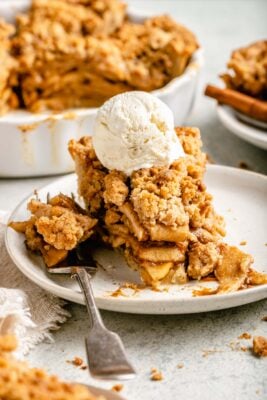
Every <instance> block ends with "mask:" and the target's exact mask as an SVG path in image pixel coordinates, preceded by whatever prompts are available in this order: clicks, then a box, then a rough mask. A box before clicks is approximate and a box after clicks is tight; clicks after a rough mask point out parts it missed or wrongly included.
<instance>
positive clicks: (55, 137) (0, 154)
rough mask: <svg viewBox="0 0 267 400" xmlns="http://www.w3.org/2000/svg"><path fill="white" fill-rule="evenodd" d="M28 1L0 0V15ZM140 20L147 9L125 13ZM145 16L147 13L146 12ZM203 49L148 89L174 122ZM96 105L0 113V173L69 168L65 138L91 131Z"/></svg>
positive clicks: (183, 110) (179, 119)
mask: <svg viewBox="0 0 267 400" xmlns="http://www.w3.org/2000/svg"><path fill="white" fill-rule="evenodd" d="M27 5H29V1H26V0H23V1H13V0H11V1H4V2H2V3H1V2H0V16H3V17H5V18H6V19H8V20H9V21H12V20H13V19H14V16H15V14H16V13H17V12H20V11H25V10H26V9H27ZM129 16H130V18H131V19H132V20H133V21H136V22H142V20H144V19H146V18H147V17H148V16H147V15H142V14H140V11H139V12H137V13H135V12H134V11H131V12H130V13H129ZM150 16H151V15H150ZM202 66H203V51H202V49H199V50H197V51H196V52H195V54H194V55H193V57H192V60H191V62H190V64H189V65H188V67H187V68H186V70H185V72H184V74H183V75H181V76H180V77H178V78H175V79H173V80H172V81H171V82H169V83H168V84H167V85H166V86H164V87H163V88H161V89H158V90H155V91H154V92H152V93H153V94H155V95H156V96H157V97H159V98H160V99H161V100H162V101H164V102H165V103H166V104H167V105H168V106H169V107H170V108H171V109H172V111H173V113H174V119H175V124H176V125H177V126H178V125H182V124H183V123H184V121H185V119H186V117H187V116H188V114H189V112H190V111H191V108H192V106H193V103H194V99H195V95H196V91H197V84H198V78H199V73H200V70H201V67H202ZM96 112H97V108H87V109H74V110H66V111H64V112H63V113H58V114H54V113H49V112H46V113H41V114H33V113H30V112H28V111H23V110H18V111H12V112H9V113H8V114H6V115H4V116H2V117H0V177H30V176H42V175H54V174H62V173H67V172H71V171H73V169H74V165H73V162H72V160H71V158H70V156H69V154H68V151H67V144H68V141H69V140H70V139H71V138H76V139H78V138H79V137H81V136H83V135H90V134H91V133H92V125H93V122H94V119H95V115H96Z"/></svg>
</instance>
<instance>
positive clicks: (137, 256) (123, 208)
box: [69, 128, 267, 293]
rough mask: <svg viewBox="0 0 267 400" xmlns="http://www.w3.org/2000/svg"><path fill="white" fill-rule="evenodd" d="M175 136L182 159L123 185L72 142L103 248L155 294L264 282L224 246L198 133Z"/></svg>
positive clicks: (86, 142) (86, 144)
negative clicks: (183, 287) (165, 289)
mask: <svg viewBox="0 0 267 400" xmlns="http://www.w3.org/2000/svg"><path fill="white" fill-rule="evenodd" d="M176 133H177V135H178V137H179V140H180V142H181V144H182V146H183V150H184V152H185V157H181V158H179V159H178V160H176V161H174V162H173V163H172V164H171V166H170V167H151V168H142V169H139V170H137V171H134V172H133V173H132V174H131V175H130V176H128V177H127V176H126V175H125V174H124V173H122V172H119V171H117V170H108V169H107V168H105V167H104V166H103V165H102V164H101V163H100V161H99V160H98V158H97V156H96V154H95V151H94V148H93V146H92V141H91V138H89V137H84V138H82V139H80V140H79V141H78V142H77V141H75V140H72V141H70V143H69V151H70V153H71V155H72V157H73V159H74V161H75V163H76V172H77V175H78V190H79V194H80V195H81V196H82V197H83V199H84V202H85V204H86V207H87V210H88V212H89V214H90V215H92V216H94V217H97V218H98V219H99V226H100V228H101V230H100V232H101V237H102V240H103V241H104V242H106V243H107V244H109V245H111V246H112V247H113V248H119V249H121V250H122V251H123V253H124V256H125V258H126V260H127V262H128V264H129V266H130V267H132V268H134V269H136V270H138V271H139V272H140V275H141V277H142V279H143V281H144V282H145V283H146V284H148V285H150V286H153V287H157V286H158V285H159V283H161V282H165V283H185V282H186V281H187V280H189V279H197V280H200V279H202V278H203V277H206V276H208V275H211V274H212V275H213V276H215V278H216V279H217V280H218V282H219V287H218V289H217V291H216V292H217V293H223V292H230V291H234V290H238V289H240V288H243V287H246V286H247V285H249V284H257V283H264V282H267V278H266V277H264V276H261V279H259V275H260V274H257V273H256V272H255V271H252V270H251V264H252V262H253V258H252V257H251V256H250V255H248V254H245V253H244V252H242V251H241V250H239V249H238V248H236V247H233V246H229V245H227V244H225V243H223V242H222V238H223V236H224V235H225V230H224V220H223V218H222V217H221V216H219V215H218V214H216V212H215V210H214V208H213V205H212V196H211V195H210V194H209V193H208V192H207V190H206V186H205V184H204V183H203V175H204V172H205V164H206V156H205V154H204V153H202V152H201V145H202V143H201V139H200V132H199V130H198V129H196V128H176ZM257 278H258V282H257Z"/></svg>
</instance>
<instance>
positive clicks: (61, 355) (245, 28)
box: [0, 0, 267, 400]
mask: <svg viewBox="0 0 267 400" xmlns="http://www.w3.org/2000/svg"><path fill="white" fill-rule="evenodd" d="M130 4H131V5H133V6H137V7H139V8H141V9H142V10H144V9H148V10H150V11H151V10H153V11H154V12H155V13H157V12H158V13H160V12H169V13H170V14H172V15H173V16H175V17H176V18H177V19H178V20H179V21H181V22H183V23H184V24H185V25H188V26H189V27H190V28H191V29H192V30H194V32H195V33H196V34H197V35H198V37H199V40H200V42H201V43H202V45H203V47H204V48H205V58H206V66H205V71H204V73H203V77H202V87H203V86H204V84H205V83H206V82H210V83H216V82H217V75H218V73H219V72H222V71H224V68H225V63H226V61H227V58H228V56H229V54H230V51H231V49H233V48H235V47H238V46H241V45H244V44H246V43H249V42H251V41H254V40H257V39H261V38H264V37H267V25H266V15H267V2H266V1H265V0H251V1H250V0H233V1H230V0H224V1H223V0H215V1H212V0H206V1H197V0H188V1H175V0H173V1H163V0H160V1H159V0H146V1H143V0H142V1H140V0H136V1H130ZM201 90H202V89H200V92H201ZM177 112H179V110H178V109H177ZM187 123H188V125H195V126H198V127H200V129H201V131H202V137H203V141H204V147H205V149H206V150H207V152H208V153H209V155H210V156H211V157H212V158H213V159H214V160H215V162H216V163H220V164H225V165H232V166H238V164H239V163H240V162H241V161H243V162H246V163H247V164H248V165H249V166H250V167H251V168H252V169H253V170H255V171H258V172H262V173H267V160H266V155H267V152H264V151H263V150H260V149H257V148H256V147H254V146H252V145H250V144H247V143H245V142H243V141H242V140H240V139H238V138H237V137H235V136H234V135H233V134H232V133H230V132H228V131H227V130H226V129H225V128H224V127H223V126H222V125H221V124H220V123H219V121H218V119H217V116H216V113H215V105H214V103H213V101H212V100H210V99H205V98H204V97H203V96H201V94H199V96H198V100H197V102H196V105H195V108H194V111H193V113H192V115H191V116H190V118H189V119H188V121H187ZM53 179H54V178H42V179H27V180H0V209H11V208H12V207H14V206H15V205H16V203H17V202H18V201H19V200H20V199H21V198H22V197H23V196H25V195H26V194H27V193H28V192H29V191H31V190H33V188H36V187H40V186H42V185H44V184H46V183H48V182H50V181H52V180H53ZM68 308H69V309H70V311H71V313H72V318H71V319H70V320H69V322H68V323H66V324H65V325H64V326H63V327H62V328H61V329H60V330H59V331H58V332H56V333H55V335H54V339H55V342H54V343H52V344H51V343H43V344H41V345H40V346H38V347H37V348H36V349H35V350H34V351H32V352H31V354H30V355H29V357H28V358H29V359H30V361H31V363H32V364H34V365H38V366H42V367H43V366H46V367H48V369H49V371H51V372H54V373H57V374H59V375H60V376H62V377H63V378H65V379H70V380H74V381H80V382H87V383H93V384H95V385H99V386H103V387H106V388H110V387H111V386H112V384H113V382H108V383H107V382H101V381H94V380H92V379H91V378H90V377H89V376H88V372H87V371H81V370H80V369H79V368H77V367H74V366H72V365H71V364H68V363H66V360H70V359H72V358H73V357H74V356H81V357H83V358H84V359H85V354H84V345H83V337H84V336H85V335H86V330H87V322H86V313H85V310H84V308H83V307H81V306H78V305H69V306H68ZM102 314H103V318H104V321H105V322H106V324H107V326H108V327H109V328H110V329H113V330H115V331H116V332H118V333H119V334H120V335H121V336H122V338H123V340H124V343H125V345H126V347H127V350H128V352H129V355H130V357H131V359H132V361H133V362H134V364H135V366H136V368H137V370H138V372H139V374H138V377H137V378H136V379H135V380H134V381H131V382H126V383H125V387H124V389H123V391H122V395H124V396H125V397H127V398H128V399H129V400H140V399H142V400H150V399H151V400H152V399H153V400H160V399H163V398H164V399H166V400H169V399H179V400H191V399H194V400H198V399H201V400H209V399H215V400H223V399H229V400H237V399H242V400H253V399H266V398H267V383H266V382H267V359H258V358H256V357H254V356H253V355H252V354H251V352H250V351H249V350H248V351H247V352H243V351H241V350H232V349H231V347H230V346H229V344H230V342H231V341H234V342H235V345H236V342H237V337H238V336H239V335H240V334H242V333H243V332H250V333H251V334H253V335H254V334H265V335H267V322H264V321H261V318H262V317H263V316H264V315H267V300H265V301H261V302H258V303H255V304H251V305H248V306H243V307H239V308H236V309H231V310H225V311H220V312H214V313H208V314H198V315H191V316H190V315H188V316H136V315H123V314H116V313H111V312H103V313H102ZM240 345H244V346H250V345H251V340H248V341H247V340H242V341H240ZM237 346H238V345H237ZM205 350H218V351H217V352H214V353H210V354H208V355H206V357H203V355H205V354H206V353H205ZM179 363H184V368H181V369H178V368H177V364H179ZM151 367H157V368H159V369H160V370H161V371H162V372H163V375H164V380H163V381H161V382H151V381H150V379H149V375H150V369H151Z"/></svg>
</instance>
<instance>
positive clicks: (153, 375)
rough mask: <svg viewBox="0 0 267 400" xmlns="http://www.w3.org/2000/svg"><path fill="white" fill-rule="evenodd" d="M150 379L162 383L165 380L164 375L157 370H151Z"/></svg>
mask: <svg viewBox="0 0 267 400" xmlns="http://www.w3.org/2000/svg"><path fill="white" fill-rule="evenodd" d="M150 379H151V380H152V381H162V380H163V374H162V372H160V371H159V370H157V368H151V375H150Z"/></svg>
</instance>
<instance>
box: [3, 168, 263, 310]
mask: <svg viewBox="0 0 267 400" xmlns="http://www.w3.org/2000/svg"><path fill="white" fill-rule="evenodd" d="M76 179H77V178H76V176H75V175H68V176H66V177H63V178H61V179H58V180H56V181H54V182H53V183H51V184H50V185H47V186H45V187H44V188H42V189H41V190H40V191H39V197H40V198H41V199H44V200H45V199H46V194H47V193H48V192H49V193H50V195H55V194H58V193H59V192H62V193H65V194H70V193H76V192H77V187H76V186H77V184H76ZM205 182H206V184H207V186H208V190H209V191H210V192H211V193H212V194H213V195H214V203H215V208H216V210H217V211H218V212H219V213H220V214H221V215H223V216H224V217H225V219H226V224H227V225H226V226H227V231H228V234H227V237H226V241H227V242H228V243H231V244H233V245H237V246H238V245H239V243H240V242H241V241H244V240H245V241H247V245H246V246H243V247H242V248H243V250H244V251H246V252H248V253H250V254H252V255H253V257H254V259H255V268H256V269H257V270H259V271H264V272H266V273H267V247H266V242H267V233H266V215H267V202H266V198H267V177H266V176H264V175H260V174H256V173H253V172H248V171H243V170H240V169H235V168H229V167H224V166H219V165H215V166H208V169H207V173H206V179H205ZM28 200H29V197H28V198H26V199H24V200H23V201H22V202H21V203H20V204H19V205H18V206H17V208H16V209H15V210H14V212H13V213H12V215H11V218H10V219H11V220H15V221H16V220H23V219H26V218H27V217H28V212H27V210H26V205H27V202H28ZM6 246H7V249H8V252H9V254H10V256H11V258H12V259H13V261H14V262H15V264H16V265H17V266H18V268H19V269H20V270H21V271H22V273H23V274H25V275H26V276H27V277H28V278H29V279H31V280H32V281H33V282H35V283H36V284H37V285H39V286H41V287H42V288H44V289H46V290H48V291H49V292H51V293H53V294H55V295H57V296H59V297H63V298H64V299H67V300H71V301H74V302H77V303H80V304H84V300H83V296H82V294H81V293H80V291H79V288H78V285H77V284H76V282H74V281H73V280H72V279H70V278H69V277H68V276H64V275H62V276H54V275H52V276H51V275H49V274H48V273H47V272H46V270H45V267H44V265H43V262H42V259H41V257H39V256H35V255H32V254H30V253H29V252H28V251H27V250H26V248H25V245H24V237H23V235H20V234H18V233H17V232H15V231H14V230H12V229H10V228H9V229H7V232H6ZM96 258H97V259H98V261H99V263H100V264H101V265H102V266H103V268H104V269H102V268H100V269H99V271H98V272H97V274H96V276H95V277H94V278H93V280H92V284H93V290H94V294H95V298H96V302H97V305H98V307H99V308H102V309H105V310H112V311H120V312H128V313H140V314H184V313H195V312H206V311H211V310H219V309H224V308H229V307H235V306H239V305H242V304H246V303H251V302H253V301H257V300H260V299H263V298H265V297H267V285H262V286H258V287H253V288H250V289H246V290H241V291H239V292H235V293H230V294H225V295H217V296H204V297H193V296H192V290H194V289H198V288H199V287H203V286H204V287H213V286H214V285H216V284H215V283H214V282H203V283H199V282H197V281H192V282H190V283H188V284H185V285H171V286H170V287H169V290H168V291H167V292H155V291H153V290H151V289H149V288H147V289H141V290H140V291H139V292H137V293H136V294H134V293H133V291H132V290H130V289H127V290H124V292H125V293H126V294H128V296H125V297H123V296H119V297H112V296H111V293H113V292H114V291H115V290H116V289H117V288H118V287H119V285H121V284H122V283H124V282H134V283H138V282H140V280H139V276H138V274H137V273H136V272H134V271H132V270H131V269H129V268H128V267H127V265H126V263H125V262H124V259H123V257H122V256H121V255H120V254H118V253H116V252H114V251H112V250H105V249H100V250H98V251H97V252H96Z"/></svg>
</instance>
